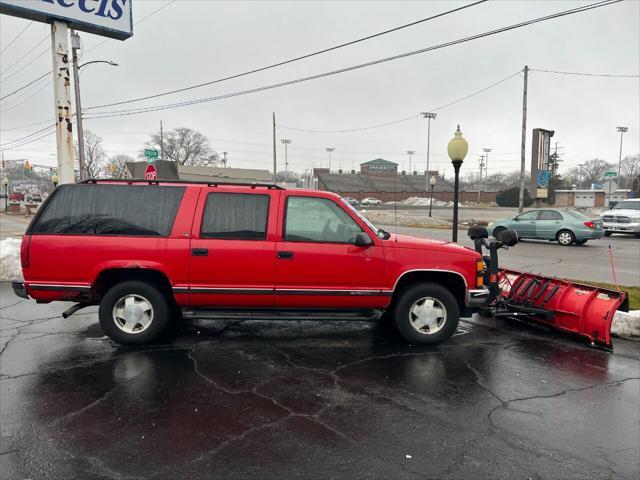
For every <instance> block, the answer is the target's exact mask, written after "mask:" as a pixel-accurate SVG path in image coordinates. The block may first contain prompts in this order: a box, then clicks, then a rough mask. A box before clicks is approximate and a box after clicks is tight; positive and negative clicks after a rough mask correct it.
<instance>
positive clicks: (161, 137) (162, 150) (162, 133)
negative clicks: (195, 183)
mask: <svg viewBox="0 0 640 480" xmlns="http://www.w3.org/2000/svg"><path fill="white" fill-rule="evenodd" d="M160 160H164V129H163V128H162V120H160ZM177 166H178V165H177V164H176V167H177Z"/></svg>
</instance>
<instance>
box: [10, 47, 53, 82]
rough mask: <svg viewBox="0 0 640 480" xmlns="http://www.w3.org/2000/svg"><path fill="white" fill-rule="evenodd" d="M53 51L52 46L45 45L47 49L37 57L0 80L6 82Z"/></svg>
mask: <svg viewBox="0 0 640 480" xmlns="http://www.w3.org/2000/svg"><path fill="white" fill-rule="evenodd" d="M50 51H51V47H49V46H47V47H45V49H44V50H43V51H42V52H40V53H39V54H38V55H36V56H35V57H33V58H32V59H31V60H30V61H28V62H27V63H25V64H24V65H23V66H22V67H21V68H19V69H18V70H16V71H15V72H13V73H11V74H9V75H7V76H6V77H5V78H4V79H3V80H0V82H6V81H7V80H9V79H10V78H12V77H14V76H15V75H17V74H18V73H20V72H21V71H22V70H24V69H25V68H27V67H28V66H29V65H31V64H32V63H33V62H35V61H36V60H38V59H39V58H41V57H42V56H43V55H45V54H46V53H48V52H50Z"/></svg>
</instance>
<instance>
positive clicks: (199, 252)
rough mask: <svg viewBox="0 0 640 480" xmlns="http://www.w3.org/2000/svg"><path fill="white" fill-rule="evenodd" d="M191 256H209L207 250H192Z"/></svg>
mask: <svg viewBox="0 0 640 480" xmlns="http://www.w3.org/2000/svg"><path fill="white" fill-rule="evenodd" d="M191 255H193V256H194V257H206V256H207V255H209V249H208V248H192V249H191Z"/></svg>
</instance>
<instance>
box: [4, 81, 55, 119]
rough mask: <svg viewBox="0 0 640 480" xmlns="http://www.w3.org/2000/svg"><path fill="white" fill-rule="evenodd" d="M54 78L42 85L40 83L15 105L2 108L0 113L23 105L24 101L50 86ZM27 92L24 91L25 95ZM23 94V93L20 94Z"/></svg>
mask: <svg viewBox="0 0 640 480" xmlns="http://www.w3.org/2000/svg"><path fill="white" fill-rule="evenodd" d="M51 82H52V80H51V78H49V79H48V81H46V82H44V83H42V85H40V86H39V87H38V88H36V89H35V90H34V91H32V92H31V93H30V94H29V95H26V96H25V97H24V98H23V99H22V100H20V101H19V102H17V103H14V104H13V105H11V106H9V107H6V108H4V109H0V113H7V112H10V111H11V110H15V109H16V108H18V107H19V106H20V105H22V104H23V103H25V102H26V101H27V100H29V99H31V98H33V97H34V96H36V95H37V94H38V93H40V92H41V91H42V90H44V89H45V87H48V86H49V85H50V84H51ZM25 94H27V92H24V93H23V95H25ZM20 96H22V95H20ZM20 96H18V97H17V98H16V99H14V100H18V99H19V98H20Z"/></svg>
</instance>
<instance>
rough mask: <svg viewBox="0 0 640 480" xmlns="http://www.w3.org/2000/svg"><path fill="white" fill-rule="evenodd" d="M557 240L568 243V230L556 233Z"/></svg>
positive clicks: (569, 235)
mask: <svg viewBox="0 0 640 480" xmlns="http://www.w3.org/2000/svg"><path fill="white" fill-rule="evenodd" d="M558 240H559V241H560V243H561V244H563V245H569V244H570V243H571V242H572V239H571V234H570V233H569V232H562V233H561V234H560V235H558Z"/></svg>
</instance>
